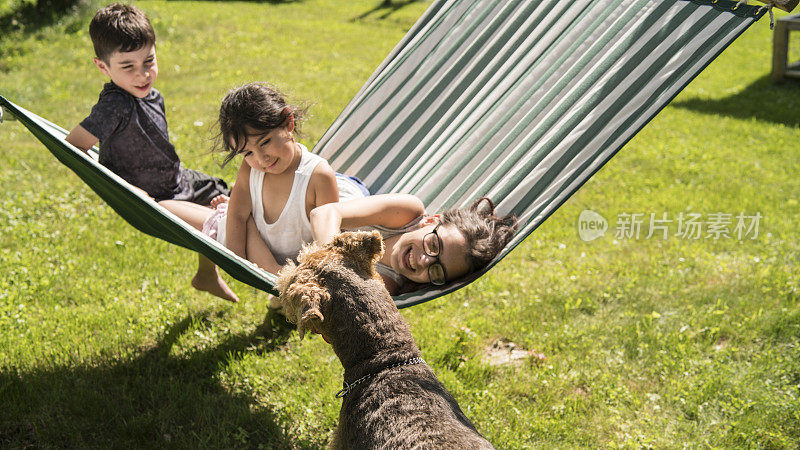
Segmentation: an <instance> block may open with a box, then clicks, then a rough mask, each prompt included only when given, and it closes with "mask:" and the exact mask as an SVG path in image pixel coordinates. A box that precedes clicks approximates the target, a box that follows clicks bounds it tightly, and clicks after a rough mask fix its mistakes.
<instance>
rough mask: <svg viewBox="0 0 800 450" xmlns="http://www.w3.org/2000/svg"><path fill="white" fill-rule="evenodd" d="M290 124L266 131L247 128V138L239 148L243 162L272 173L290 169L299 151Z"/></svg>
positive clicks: (298, 155)
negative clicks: (260, 131) (261, 131)
mask: <svg viewBox="0 0 800 450" xmlns="http://www.w3.org/2000/svg"><path fill="white" fill-rule="evenodd" d="M292 125H293V123H290V125H289V126H286V127H278V128H274V129H272V130H270V131H269V132H267V133H259V132H258V131H256V130H248V135H247V140H246V141H245V144H244V147H243V148H242V149H241V150H240V153H241V154H243V155H244V160H245V162H247V164H248V165H249V166H250V167H252V168H253V169H256V170H260V171H261V172H264V173H268V174H272V175H278V174H281V173H284V172H286V171H287V170H290V169H291V168H292V167H293V165H294V163H295V162H296V161H299V157H300V152H301V151H300V147H299V146H298V145H297V144H296V143H295V141H294V135H292ZM234 144H235V143H234Z"/></svg>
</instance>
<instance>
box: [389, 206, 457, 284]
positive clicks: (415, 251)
mask: <svg viewBox="0 0 800 450" xmlns="http://www.w3.org/2000/svg"><path fill="white" fill-rule="evenodd" d="M434 227H436V219H435V218H434V217H429V218H426V219H424V220H423V222H421V223H420V228H417V229H416V230H413V231H409V232H407V233H403V234H402V235H400V236H399V237H398V239H397V242H395V244H394V245H393V248H392V253H391V254H390V255H389V261H388V265H389V266H390V267H391V268H392V269H394V271H395V272H397V273H399V274H400V275H402V276H404V277H406V278H408V279H409V280H411V281H414V282H416V283H430V282H431V280H430V276H429V274H428V268H429V267H430V265H431V264H434V263H436V262H439V263H440V264H441V265H442V266H443V267H444V271H445V273H446V274H447V281H453V280H455V279H457V278H460V277H462V276H464V275H466V274H467V273H469V272H470V263H469V257H468V255H469V249H468V248H467V240H466V238H465V237H464V235H463V234H461V232H459V231H458V230H457V229H456V228H455V227H452V226H440V227H438V228H437V229H436V234H437V235H438V236H439V243H440V246H439V255H438V256H436V257H432V256H428V255H427V254H426V253H425V250H424V246H423V242H424V239H425V236H426V235H427V234H429V233H432V232H433V229H434Z"/></svg>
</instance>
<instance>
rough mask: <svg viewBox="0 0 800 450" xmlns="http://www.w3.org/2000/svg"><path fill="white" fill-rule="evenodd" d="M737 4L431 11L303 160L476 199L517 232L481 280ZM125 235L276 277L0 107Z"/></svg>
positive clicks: (415, 189)
mask: <svg viewBox="0 0 800 450" xmlns="http://www.w3.org/2000/svg"><path fill="white" fill-rule="evenodd" d="M739 3H742V2H737V1H734V0H574V1H570V2H563V1H559V0H541V1H530V0H457V1H456V0H438V1H434V2H433V4H432V5H431V6H430V7H429V8H428V10H427V11H426V12H425V14H424V15H423V16H422V17H421V18H420V20H419V21H418V22H417V23H416V24H415V25H414V26H413V27H412V28H411V30H410V31H409V32H408V33H407V34H406V36H405V37H404V38H403V39H402V40H401V42H400V43H399V44H398V45H397V46H396V47H395V48H394V50H393V51H392V52H391V53H390V55H389V56H388V57H387V58H386V59H385V60H384V61H383V63H382V64H381V65H380V66H379V67H378V69H377V70H376V71H375V72H374V73H373V74H372V76H371V77H370V78H369V80H368V81H367V83H366V84H365V85H364V86H363V87H362V88H361V89H360V90H359V92H358V93H357V94H356V96H355V97H354V98H353V100H352V101H351V102H350V103H349V104H348V105H347V106H346V107H345V108H344V110H343V111H342V113H341V114H340V115H339V117H338V118H337V119H336V120H335V121H334V123H333V124H332V125H331V127H330V128H329V129H328V131H327V132H326V133H325V134H324V135H323V137H322V138H321V139H320V141H319V143H318V144H317V146H316V148H315V149H314V150H313V151H314V152H316V153H318V154H320V155H321V156H323V157H324V158H326V159H328V161H329V162H330V164H331V166H332V167H334V168H335V169H336V170H338V171H339V172H342V173H347V174H348V175H355V176H358V177H359V178H361V179H362V180H364V181H365V183H366V184H367V186H368V187H369V188H370V191H371V192H375V193H384V192H403V193H411V194H415V195H417V196H418V197H420V198H421V199H422V200H423V202H424V203H425V204H426V205H428V207H429V211H440V210H443V209H446V208H451V207H465V206H467V205H468V204H469V203H470V202H471V201H472V200H473V199H474V198H477V197H480V196H482V195H488V196H489V197H491V198H492V200H494V201H495V203H496V204H497V211H498V213H499V214H507V213H514V214H516V215H517V216H518V218H519V219H520V229H519V231H518V233H517V235H516V236H515V237H514V239H513V240H512V241H511V242H510V243H509V245H508V246H507V247H506V248H505V249H504V250H503V251H502V253H501V254H500V255H499V256H498V257H497V258H496V259H495V260H494V261H493V262H491V263H490V264H489V266H488V267H486V268H485V269H483V270H482V271H480V272H479V273H475V274H472V275H470V276H469V277H468V278H467V279H464V280H460V281H458V282H454V283H450V284H448V285H445V286H441V287H439V286H429V287H426V288H425V289H423V290H422V291H418V292H413V293H409V294H404V295H400V296H396V297H395V302H396V303H397V305H398V307H406V306H411V305H414V304H418V303H421V302H424V301H428V300H431V299H433V298H436V297H439V296H441V295H444V294H447V293H449V292H452V291H454V290H456V289H459V288H461V287H463V286H465V285H466V284H468V283H470V282H472V281H474V280H475V279H477V278H478V277H479V276H480V275H482V274H483V273H485V272H486V271H488V270H489V269H491V267H493V266H494V265H495V264H496V263H497V262H498V261H499V260H501V259H502V258H503V257H504V256H505V255H506V254H508V252H510V251H511V250H512V249H513V248H515V247H516V246H517V245H519V244H520V243H521V242H522V240H523V239H524V238H525V237H526V236H528V235H529V234H530V233H531V232H533V231H534V230H535V229H536V228H537V227H538V226H539V225H540V224H541V223H542V222H543V221H544V220H545V219H546V218H547V217H549V216H550V215H551V214H552V213H553V212H554V211H555V210H556V209H557V208H558V207H559V206H561V205H562V204H563V203H564V202H565V201H566V200H567V199H568V198H569V197H570V196H571V195H572V194H573V193H574V192H575V191H577V189H579V188H580V187H581V186H582V185H583V184H584V183H585V182H586V181H587V180H588V179H589V178H590V177H591V176H592V175H593V174H594V173H596V172H597V171H598V170H599V169H600V168H601V167H602V166H603V165H604V164H605V163H606V162H607V161H608V160H609V159H611V158H612V157H613V156H614V155H615V154H616V153H617V152H618V151H619V150H620V149H621V148H622V147H623V145H624V144H625V143H627V142H628V141H629V140H630V139H631V138H632V137H633V136H634V135H635V134H636V133H637V132H638V131H639V130H640V129H641V128H642V127H644V126H645V124H647V123H648V122H649V121H650V120H651V119H652V118H653V117H654V116H655V115H656V114H657V113H658V112H659V111H660V110H661V109H662V108H664V107H665V106H666V105H667V104H668V103H669V101H670V100H672V98H674V97H675V96H676V95H677V94H678V93H679V92H680V91H681V90H682V89H683V88H684V87H685V86H686V85H687V84H688V83H689V82H690V81H691V80H692V79H693V78H694V77H695V76H697V74H699V73H700V72H701V71H702V70H703V69H704V68H705V67H706V66H707V65H708V64H710V63H711V61H713V59H714V58H716V57H717V56H718V55H719V54H720V53H721V52H722V51H723V50H724V49H725V48H726V47H727V46H728V45H729V44H730V43H731V42H732V41H733V40H734V39H736V38H737V37H738V36H739V35H741V33H743V32H744V31H745V30H746V29H747V28H748V27H749V26H750V25H751V24H752V23H754V22H755V21H756V20H758V19H759V18H761V17H762V16H763V15H764V14H765V13H767V12H768V11H769V12H770V13H771V7H769V6H771V5H769V6H750V5H747V4H744V3H742V4H739ZM0 106H3V107H5V108H7V109H8V110H9V112H11V113H12V114H13V115H15V116H17V117H18V118H19V119H20V121H21V122H22V123H23V124H24V125H25V126H26V127H27V128H28V129H29V130H30V131H31V132H32V133H33V134H34V135H35V136H36V137H37V138H38V139H39V140H41V141H42V143H43V144H44V145H45V146H47V148H48V149H50V151H51V152H52V153H53V154H54V155H55V156H56V157H57V158H58V159H59V160H60V161H61V162H62V163H64V164H65V165H67V166H68V167H70V169H72V170H73V171H75V172H76V173H77V174H78V176H80V177H81V178H82V179H83V180H84V181H85V182H86V183H87V184H88V185H89V186H90V187H92V189H94V190H95V192H97V193H98V194H99V195H100V196H101V197H102V198H103V200H105V201H106V202H107V203H109V205H111V206H112V208H114V209H115V210H116V211H117V212H118V213H119V214H120V215H121V216H122V217H124V218H125V220H127V221H128V222H130V223H131V225H133V226H135V227H136V228H138V229H140V230H142V231H143V232H145V233H147V234H151V235H153V236H156V237H159V238H162V239H165V240H167V241H169V242H172V243H175V244H177V245H181V246H183V247H186V248H189V249H191V250H194V251H197V252H200V253H202V254H204V255H206V256H208V257H209V258H210V259H211V260H212V261H214V262H215V263H216V264H218V265H219V266H220V267H221V268H222V269H223V270H225V271H226V272H228V273H229V274H230V275H231V276H233V277H234V278H236V279H238V280H240V281H242V282H245V283H247V284H250V285H253V286H254V287H256V288H258V289H262V290H265V291H270V292H273V293H274V287H273V286H274V276H272V275H270V274H267V273H265V272H263V271H261V270H259V269H257V268H254V267H253V265H252V264H250V263H249V262H247V261H244V260H242V259H241V258H237V257H236V256H235V255H233V254H232V253H231V252H230V251H228V250H227V249H225V248H223V247H222V246H220V245H218V244H217V243H216V242H214V241H213V240H211V239H209V238H207V237H205V236H204V235H202V234H201V233H199V232H197V231H196V230H194V229H193V228H191V227H188V226H187V225H186V224H184V223H182V222H181V221H180V220H179V219H177V217H175V216H173V215H172V214H170V213H169V212H167V211H166V210H164V209H163V208H161V207H159V206H158V205H157V204H155V202H152V201H150V200H149V199H146V198H144V197H141V196H140V195H139V194H138V193H136V192H135V191H133V190H132V189H131V188H130V186H128V185H127V183H125V182H124V181H123V180H121V179H119V177H117V176H116V175H114V174H113V173H111V172H110V171H108V170H107V169H105V168H104V167H102V166H100V165H99V164H98V163H97V162H96V161H95V160H93V159H92V158H90V157H87V156H86V155H85V154H83V153H82V152H80V151H79V150H77V149H75V148H74V147H72V146H71V145H69V144H67V143H66V142H65V141H64V140H63V137H64V133H65V131H64V130H63V129H61V128H59V127H57V126H55V125H53V124H51V123H49V122H47V121H46V120H44V119H42V118H40V117H38V116H36V115H35V114H32V113H30V112H28V111H25V110H24V109H22V108H20V107H18V106H16V105H14V104H13V103H11V102H9V101H8V100H6V99H5V98H2V97H0Z"/></svg>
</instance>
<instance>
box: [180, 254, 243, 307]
mask: <svg viewBox="0 0 800 450" xmlns="http://www.w3.org/2000/svg"><path fill="white" fill-rule="evenodd" d="M197 256H198V258H197V273H196V274H195V275H194V278H192V287H193V288H195V289H197V290H198V291H203V292H208V293H209V294H211V295H216V296H217V297H219V298H221V299H224V300H228V301H230V302H234V303H236V302H238V301H239V297H237V296H236V294H234V293H233V291H232V290H231V288H229V287H228V284H227V283H225V280H223V279H222V277H221V276H220V275H219V269H218V268H217V266H216V264H214V263H213V262H211V260H210V259H208V258H206V257H205V256H203V255H197Z"/></svg>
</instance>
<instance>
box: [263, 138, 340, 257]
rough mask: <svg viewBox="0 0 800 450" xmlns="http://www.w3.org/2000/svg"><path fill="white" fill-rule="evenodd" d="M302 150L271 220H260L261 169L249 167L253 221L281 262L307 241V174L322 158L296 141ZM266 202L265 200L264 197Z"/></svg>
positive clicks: (308, 228) (308, 234)
mask: <svg viewBox="0 0 800 450" xmlns="http://www.w3.org/2000/svg"><path fill="white" fill-rule="evenodd" d="M299 145H300V148H301V150H302V153H301V157H300V165H299V166H298V167H297V170H296V171H295V173H294V182H293V183H292V191H291V192H290V193H289V198H288V199H287V200H286V205H285V206H284V207H283V211H281V214H280V216H278V220H276V221H275V222H274V223H271V224H269V223H267V221H266V220H265V219H264V200H263V198H262V195H261V194H262V186H263V184H264V172H262V171H260V170H256V169H251V170H250V199H251V201H252V207H253V220H254V221H255V223H256V228H258V232H259V234H260V235H261V237H262V238H263V239H264V242H266V244H267V246H268V247H269V249H270V250H271V251H272V255H273V256H274V257H275V261H277V263H278V264H280V265H284V264H286V261H287V260H289V259H293V258H295V257H297V254H298V253H300V248H301V247H302V246H303V244H304V243H306V242H311V241H312V237H311V223H310V222H309V221H308V215H307V214H306V191H308V182H309V181H310V180H311V174H312V173H313V172H314V169H315V168H316V167H317V164H319V163H321V162H322V161H325V160H324V159H323V158H322V157H320V156H317V155H315V154H313V153H311V152H309V151H308V149H307V148H306V147H305V146H304V145H302V144H299ZM267 201H269V199H267Z"/></svg>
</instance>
